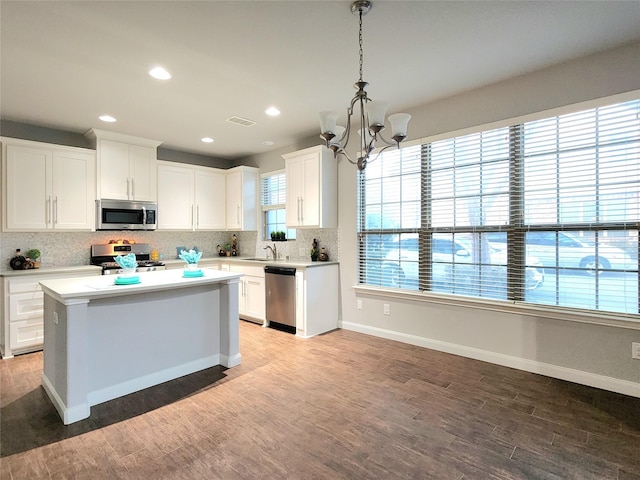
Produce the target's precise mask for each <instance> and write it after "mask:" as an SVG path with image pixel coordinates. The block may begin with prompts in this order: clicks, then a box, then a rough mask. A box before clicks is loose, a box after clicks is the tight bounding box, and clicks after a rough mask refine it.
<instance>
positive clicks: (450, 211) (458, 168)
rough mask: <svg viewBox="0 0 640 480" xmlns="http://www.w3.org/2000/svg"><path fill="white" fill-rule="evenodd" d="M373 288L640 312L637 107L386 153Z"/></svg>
mask: <svg viewBox="0 0 640 480" xmlns="http://www.w3.org/2000/svg"><path fill="white" fill-rule="evenodd" d="M359 209H360V210H359V211H360V217H359V221H360V224H359V232H360V250H359V254H360V262H359V264H360V281H361V283H364V284H372V285H380V286H385V287H398V288H405V289H412V290H426V291H434V292H440V293H448V294H458V295H468V296H473V297H484V298H493V299H499V300H510V301H525V302H530V303H537V304H550V305H557V306H565V307H573V308H586V309H594V310H607V311H615V312H625V313H638V283H639V276H638V222H639V221H640V101H637V100H636V101H631V102H625V103H621V104H617V105H612V106H607V107H601V108H595V109H590V110H587V111H583V112H577V113H573V114H568V115H562V116H557V117H553V118H548V119H543V120H538V121H533V122H527V123H524V124H516V125H512V126H511V127H506V128H499V129H493V130H488V131H482V132H478V133H474V134H470V135H465V136H459V137H454V138H448V139H444V140H441V141H437V142H433V143H430V144H425V145H422V146H411V147H407V148H403V149H401V150H393V151H386V152H384V153H383V154H382V155H381V156H380V157H379V158H378V160H376V161H375V162H372V163H371V164H370V165H369V166H368V167H367V170H365V171H364V172H363V173H362V174H361V175H360V177H359Z"/></svg>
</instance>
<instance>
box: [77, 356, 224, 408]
mask: <svg viewBox="0 0 640 480" xmlns="http://www.w3.org/2000/svg"><path fill="white" fill-rule="evenodd" d="M216 365H220V355H219V354H216V355H211V356H209V357H205V358H201V359H198V360H195V361H193V362H187V363H184V364H182V365H177V366H175V367H171V368H167V369H164V370H161V371H159V372H154V373H150V374H148V375H143V376H142V377H138V378H132V379H131V380H127V381H125V382H121V383H118V384H116V385H110V386H108V387H106V388H103V389H101V390H95V391H93V392H89V394H88V395H87V401H88V404H89V405H91V406H93V405H98V404H99V403H103V402H107V401H109V400H113V399H114V398H119V397H123V396H125V395H128V394H130V393H133V392H138V391H140V390H144V389H145V388H149V387H153V386H154V385H159V384H161V383H164V382H168V381H169V380H174V379H176V378H180V377H183V376H185V375H189V374H191V373H195V372H199V371H200V370H204V369H205V368H210V367H214V366H216ZM87 416H88V415H87Z"/></svg>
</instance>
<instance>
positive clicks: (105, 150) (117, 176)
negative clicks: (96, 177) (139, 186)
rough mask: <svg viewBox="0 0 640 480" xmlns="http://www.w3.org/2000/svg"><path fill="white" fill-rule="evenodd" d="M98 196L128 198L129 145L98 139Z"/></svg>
mask: <svg viewBox="0 0 640 480" xmlns="http://www.w3.org/2000/svg"><path fill="white" fill-rule="evenodd" d="M98 148H99V154H98V155H99V164H100V198H110V199H117V200H129V190H130V185H129V145H127V144H126V143H122V142H114V141H113V140H100V143H99V145H98Z"/></svg>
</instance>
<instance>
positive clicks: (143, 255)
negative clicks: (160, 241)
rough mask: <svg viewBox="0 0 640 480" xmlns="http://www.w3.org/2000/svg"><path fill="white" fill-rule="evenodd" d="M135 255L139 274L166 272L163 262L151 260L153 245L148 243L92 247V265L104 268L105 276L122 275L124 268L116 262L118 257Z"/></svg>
mask: <svg viewBox="0 0 640 480" xmlns="http://www.w3.org/2000/svg"><path fill="white" fill-rule="evenodd" d="M130 253H133V254H134V255H135V256H136V261H137V262H138V268H136V271H137V272H153V271H155V270H165V268H166V267H165V265H164V263H162V262H154V261H152V260H151V245H149V244H148V243H107V244H100V245H91V265H98V266H100V267H102V274H103V275H112V274H114V275H115V274H119V273H122V268H120V265H118V264H117V263H116V262H115V261H114V259H113V258H114V257H116V256H118V255H128V254H130Z"/></svg>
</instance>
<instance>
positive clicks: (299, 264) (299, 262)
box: [162, 257, 339, 268]
mask: <svg viewBox="0 0 640 480" xmlns="http://www.w3.org/2000/svg"><path fill="white" fill-rule="evenodd" d="M162 261H163V262H164V263H165V264H167V265H176V264H180V265H183V264H184V260H180V259H168V260H167V259H165V260H162ZM200 261H201V262H220V263H248V264H252V265H269V266H274V265H276V266H280V267H296V268H310V267H322V266H324V265H337V264H338V263H339V262H335V261H328V262H320V261H318V262H312V261H311V260H303V259H293V260H282V259H278V260H273V259H258V258H257V257H206V258H205V257H202V258H201V259H200Z"/></svg>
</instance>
